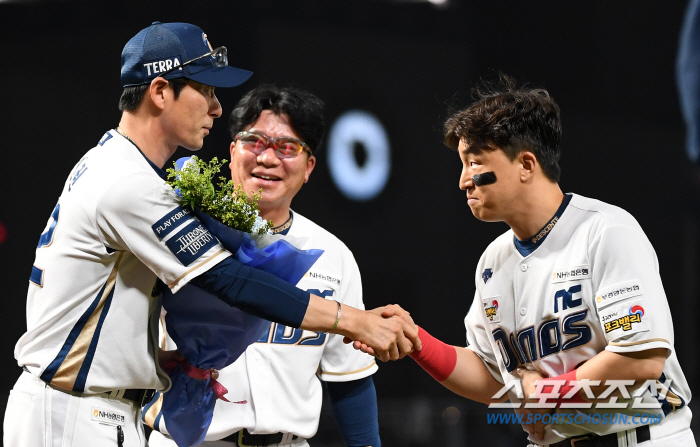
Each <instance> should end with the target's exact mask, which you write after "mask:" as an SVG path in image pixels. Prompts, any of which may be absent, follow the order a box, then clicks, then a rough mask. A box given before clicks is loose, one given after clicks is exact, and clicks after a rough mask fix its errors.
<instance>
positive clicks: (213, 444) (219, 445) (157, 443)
mask: <svg viewBox="0 0 700 447" xmlns="http://www.w3.org/2000/svg"><path fill="white" fill-rule="evenodd" d="M148 446H149V447H177V444H175V441H173V440H172V439H171V438H169V437H167V436H165V435H163V434H161V433H160V432H158V431H155V430H154V431H153V433H151V437H150V438H148ZM235 446H236V444H235V443H233V442H229V441H204V442H203V443H201V444H199V445H198V446H197V447H235ZM270 447H309V443H308V442H306V439H299V440H298V441H295V442H288V443H286V444H272V445H271V446H270ZM676 447H678V446H676Z"/></svg>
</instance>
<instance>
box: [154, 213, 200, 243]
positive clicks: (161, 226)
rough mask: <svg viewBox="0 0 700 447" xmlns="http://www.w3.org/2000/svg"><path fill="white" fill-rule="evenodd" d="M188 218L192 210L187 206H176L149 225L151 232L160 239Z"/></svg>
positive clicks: (190, 216)
mask: <svg viewBox="0 0 700 447" xmlns="http://www.w3.org/2000/svg"><path fill="white" fill-rule="evenodd" d="M190 219H192V211H191V210H190V209H188V208H183V207H181V206H178V207H177V208H175V209H174V210H172V211H170V212H169V213H168V214H166V215H165V216H163V217H161V218H160V220H159V221H158V222H156V223H154V224H153V225H151V228H152V229H153V232H154V233H155V235H156V237H157V238H158V240H161V241H162V240H163V239H165V237H166V236H167V235H169V234H170V233H172V232H173V230H175V229H176V228H177V227H178V226H179V225H180V224H182V223H184V222H187V221H188V220H190Z"/></svg>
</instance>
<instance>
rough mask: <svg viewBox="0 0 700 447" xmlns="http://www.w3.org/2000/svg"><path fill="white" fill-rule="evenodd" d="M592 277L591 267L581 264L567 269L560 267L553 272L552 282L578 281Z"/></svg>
mask: <svg viewBox="0 0 700 447" xmlns="http://www.w3.org/2000/svg"><path fill="white" fill-rule="evenodd" d="M590 277H591V269H590V268H589V266H588V265H579V266H576V267H569V268H566V269H558V270H555V271H554V273H552V284H554V283H558V282H564V281H578V280H581V279H589V278H590Z"/></svg>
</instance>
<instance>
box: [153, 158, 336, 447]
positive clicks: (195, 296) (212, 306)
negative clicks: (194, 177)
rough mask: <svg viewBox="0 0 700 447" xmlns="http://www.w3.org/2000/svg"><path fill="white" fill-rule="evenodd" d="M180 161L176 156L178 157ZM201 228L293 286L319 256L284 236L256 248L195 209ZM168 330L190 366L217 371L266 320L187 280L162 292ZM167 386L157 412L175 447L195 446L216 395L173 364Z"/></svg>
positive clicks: (246, 260)
mask: <svg viewBox="0 0 700 447" xmlns="http://www.w3.org/2000/svg"><path fill="white" fill-rule="evenodd" d="M178 162H180V160H178ZM195 214H196V215H197V217H198V218H199V219H200V220H201V221H202V223H203V224H204V226H205V227H207V229H208V230H209V231H210V232H211V233H212V234H214V236H216V237H217V238H218V239H219V241H220V242H221V243H222V245H223V246H224V247H226V249H227V250H229V251H231V252H232V253H234V257H235V258H236V259H237V260H239V261H240V262H242V263H244V264H246V265H249V266H251V267H255V268H257V269H260V270H263V271H266V272H268V273H271V274H273V275H275V276H277V277H278V278H280V279H283V280H285V281H287V282H289V283H290V284H296V283H298V282H299V280H301V278H302V277H303V276H304V274H305V273H306V272H307V271H308V270H309V269H310V268H311V266H312V265H313V264H314V263H315V262H316V260H318V258H319V257H320V256H321V255H322V254H323V250H299V249H297V248H296V247H294V246H292V245H291V244H289V243H288V242H287V241H285V240H277V241H275V242H274V243H272V244H270V245H268V246H267V247H265V248H262V249H261V248H258V247H256V244H255V242H254V241H253V239H252V238H251V236H250V234H248V233H245V232H243V231H239V230H234V229H233V228H230V227H227V226H225V225H223V224H222V223H220V222H218V221H217V220H215V219H213V218H211V217H210V216H208V215H207V214H205V213H203V212H201V211H199V210H195ZM163 307H164V308H165V310H166V311H167V314H166V317H165V322H166V326H167V328H168V334H169V335H170V337H171V338H172V339H173V341H175V343H176V344H177V347H178V350H179V351H180V353H181V354H182V355H183V356H185V358H187V360H188V361H189V362H190V364H192V365H193V366H196V367H198V368H201V369H206V370H208V369H210V368H216V369H221V368H224V367H225V366H228V365H230V364H231V363H233V362H234V361H236V359H237V358H238V357H239V356H240V355H241V354H242V353H243V352H244V351H245V349H246V348H247V347H248V346H249V345H250V344H251V343H254V342H256V341H257V340H259V339H260V337H262V335H263V334H264V333H265V332H266V331H267V329H268V327H269V325H270V322H269V321H266V320H263V319H261V318H258V317H255V316H253V315H250V314H247V313H245V312H243V311H241V310H239V309H237V308H235V307H231V306H229V305H228V304H226V303H225V302H223V301H221V300H220V299H218V298H217V297H216V296H214V295H212V294H210V293H208V292H206V291H204V290H202V289H200V288H199V287H197V286H195V285H193V284H188V285H186V286H184V287H183V288H182V289H181V290H180V291H179V292H178V293H176V294H172V293H170V291H169V290H167V291H166V292H165V293H164V295H163ZM170 379H171V380H172V387H171V388H170V390H169V391H168V392H167V393H165V394H164V395H163V406H162V414H163V418H164V420H165V425H166V428H167V430H168V433H169V434H170V436H172V438H173V440H175V442H176V443H177V445H178V446H179V447H185V446H193V445H197V444H200V443H201V442H202V441H203V440H204V437H205V435H206V433H207V429H208V428H209V424H210V423H211V419H212V416H213V413H214V406H215V404H216V395H215V394H214V392H213V391H212V389H211V385H210V382H209V381H208V380H197V379H193V378H191V377H190V376H188V375H187V374H185V373H184V372H183V371H182V370H181V369H180V368H179V367H177V368H175V369H174V370H173V371H172V372H171V373H170Z"/></svg>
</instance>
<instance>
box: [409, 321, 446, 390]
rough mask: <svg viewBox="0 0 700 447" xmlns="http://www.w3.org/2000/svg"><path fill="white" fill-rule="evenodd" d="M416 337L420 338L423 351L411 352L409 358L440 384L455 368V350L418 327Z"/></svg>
mask: <svg viewBox="0 0 700 447" xmlns="http://www.w3.org/2000/svg"><path fill="white" fill-rule="evenodd" d="M418 337H420V341H421V343H422V344H423V349H422V350H421V351H413V352H412V353H411V354H410V355H411V358H412V359H413V360H415V361H416V362H417V363H418V364H419V365H420V366H421V367H422V368H423V369H424V370H426V371H427V372H428V374H430V375H431V376H433V379H435V380H437V381H438V382H442V381H443V380H445V379H447V378H448V377H450V374H452V371H454V369H455V366H457V350H456V349H455V347H454V346H450V345H448V344H446V343H443V342H441V341H440V340H438V339H437V338H435V337H433V336H432V335H430V334H429V333H427V332H426V331H425V329H423V328H422V327H420V326H419V327H418Z"/></svg>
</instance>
